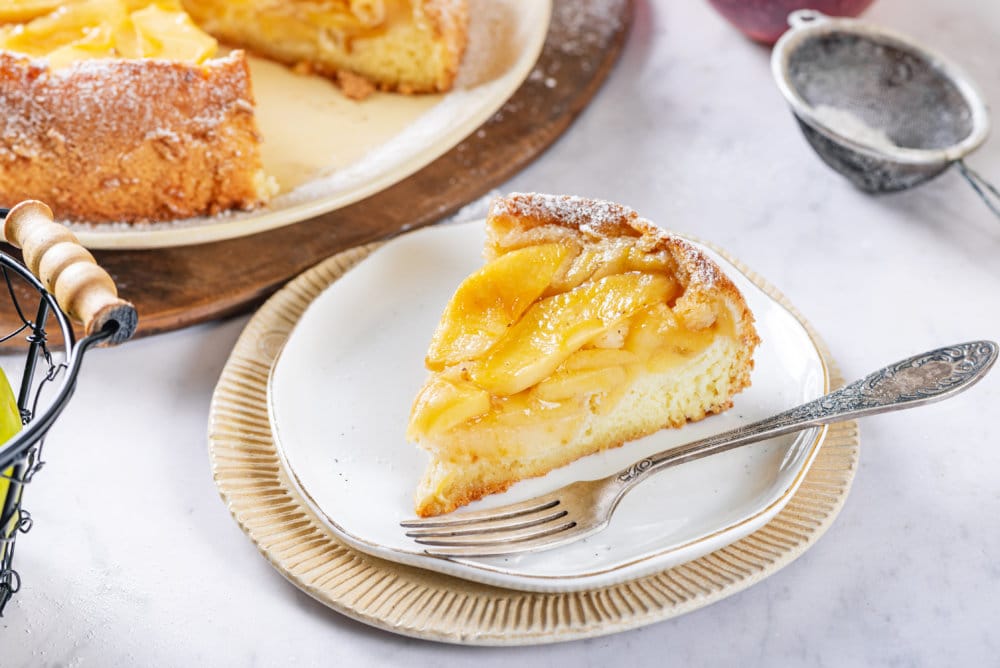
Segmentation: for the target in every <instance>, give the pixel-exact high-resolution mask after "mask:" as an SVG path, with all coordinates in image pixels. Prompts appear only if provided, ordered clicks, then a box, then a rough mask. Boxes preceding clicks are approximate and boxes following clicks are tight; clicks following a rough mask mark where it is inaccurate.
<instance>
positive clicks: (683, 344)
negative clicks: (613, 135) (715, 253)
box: [407, 194, 759, 516]
mask: <svg viewBox="0 0 1000 668" xmlns="http://www.w3.org/2000/svg"><path fill="white" fill-rule="evenodd" d="M487 235H488V238H487V244H486V259H487V263H486V265H485V266H483V267H482V268H481V269H480V270H479V271H477V272H475V273H473V274H472V275H471V276H469V277H468V278H466V279H465V281H463V282H462V284H461V285H459V287H458V289H457V291H456V292H455V294H454V296H453V297H452V299H451V301H450V302H449V304H448V305H447V307H446V309H445V312H444V314H443V315H442V317H441V321H440V323H439V325H438V327H437V330H436V331H435V333H434V337H433V340H432V341H431V344H430V348H429V350H428V353H427V358H426V365H427V368H428V369H429V370H430V372H431V373H430V377H429V378H428V379H427V382H426V383H425V385H424V387H423V389H421V390H420V392H419V393H418V395H417V397H416V400H415V402H414V404H413V409H412V413H411V416H410V424H409V428H408V430H407V437H408V438H409V439H410V440H411V441H414V442H416V443H417V444H419V445H420V446H421V447H422V448H424V449H426V450H427V451H428V452H429V453H430V454H431V462H430V464H429V466H428V468H427V471H426V473H425V474H424V478H423V481H422V482H421V483H420V486H419V489H418V490H417V498H416V511H417V513H418V514H419V515H422V516H430V515H438V514H441V513H446V512H450V511H452V510H454V509H455V508H457V507H459V506H462V505H464V504H466V503H469V502H470V501H474V500H476V499H479V498H481V497H483V496H485V495H487V494H492V493H495V492H501V491H504V490H506V489H507V488H508V487H510V486H511V485H512V484H513V483H515V482H517V481H518V480H521V479H524V478H529V477H533V476H539V475H544V474H545V473H548V472H549V471H551V470H552V469H554V468H557V467H560V466H563V465H565V464H568V463H569V462H572V461H574V460H576V459H578V458H580V457H582V456H584V455H589V454H591V453H594V452H598V451H600V450H603V449H605V448H611V447H616V446H619V445H621V444H622V443H624V442H625V441H628V440H632V439H636V438H639V437H641V436H645V435H647V434H650V433H653V432H655V431H657V430H659V429H663V428H665V427H679V426H681V425H683V424H685V423H686V422H688V421H692V420H700V419H702V418H704V417H705V416H706V415H708V414H710V413H717V412H720V411H723V410H725V409H727V408H729V407H730V406H731V405H732V398H733V395H734V394H736V393H737V392H739V391H741V390H742V389H743V388H745V387H747V386H748V385H749V384H750V370H751V369H752V367H753V357H752V356H753V351H754V348H755V347H756V345H757V343H758V341H759V339H758V336H757V332H756V331H755V329H754V326H753V316H752V314H751V313H750V311H749V309H748V308H747V305H746V302H745V301H744V299H743V296H742V295H741V294H740V292H739V291H738V290H737V288H736V286H735V285H733V283H732V281H730V280H729V278H727V277H726V276H725V275H724V274H723V273H722V271H721V270H720V269H719V267H718V266H717V265H716V264H715V263H714V262H712V261H711V260H710V259H709V258H708V257H706V256H705V254H704V253H702V252H701V251H700V250H698V249H697V248H695V247H694V246H692V245H691V244H690V243H688V242H686V241H684V240H682V239H680V238H678V237H676V236H673V235H671V234H668V233H666V232H664V231H662V230H661V229H659V228H658V227H656V226H655V225H653V224H652V223H650V222H649V221H647V220H644V219H642V218H640V217H639V216H638V214H636V212H634V211H632V210H631V209H629V208H627V207H624V206H620V205H618V204H613V203H610V202H602V201H595V200H588V199H583V198H578V197H557V196H550V195H536V194H515V195H511V196H509V197H505V198H499V199H497V200H495V201H494V202H493V204H492V206H491V209H490V214H489V218H488V220H487Z"/></svg>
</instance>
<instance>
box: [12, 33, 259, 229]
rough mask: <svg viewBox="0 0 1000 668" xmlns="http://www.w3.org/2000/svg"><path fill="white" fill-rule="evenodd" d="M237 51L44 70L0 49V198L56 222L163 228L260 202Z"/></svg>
mask: <svg viewBox="0 0 1000 668" xmlns="http://www.w3.org/2000/svg"><path fill="white" fill-rule="evenodd" d="M253 104H254V100H253V91H252V87H251V83H250V76H249V69H248V66H247V61H246V58H245V56H244V54H243V53H242V52H234V53H232V54H230V55H229V56H227V57H225V58H219V59H214V60H210V61H207V62H206V63H204V64H202V65H188V64H184V63H179V62H171V61H165V60H125V59H101V60H91V61H81V62H78V63H74V64H72V65H71V66H69V67H65V68H60V69H58V70H51V69H50V68H49V67H48V65H47V64H46V63H45V61H44V60H35V59H31V58H28V57H23V56H18V55H16V54H12V53H7V52H0V108H3V110H4V113H3V115H2V116H0V201H6V202H17V201H20V200H23V199H29V198H34V199H41V200H43V201H45V202H47V203H48V204H49V205H50V206H51V207H52V209H53V211H54V212H55V213H56V215H57V216H59V217H61V218H68V219H76V220H89V221H102V220H103V221H125V222H133V221H139V220H165V219H174V218H186V217H190V216H196V215H203V214H213V213H216V212H219V211H222V210H225V209H230V208H252V207H253V206H256V205H258V204H260V203H262V202H263V201H265V200H266V199H267V196H268V194H269V193H268V186H267V181H266V179H265V177H264V176H263V172H262V169H261V161H260V152H259V137H258V134H257V128H256V123H255V119H254V106H253Z"/></svg>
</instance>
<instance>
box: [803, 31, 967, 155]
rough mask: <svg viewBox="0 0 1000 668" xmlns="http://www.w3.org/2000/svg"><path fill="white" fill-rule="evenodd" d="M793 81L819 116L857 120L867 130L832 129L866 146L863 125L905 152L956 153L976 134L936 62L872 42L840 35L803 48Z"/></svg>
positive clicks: (964, 104)
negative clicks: (841, 115) (842, 115)
mask: <svg viewBox="0 0 1000 668" xmlns="http://www.w3.org/2000/svg"><path fill="white" fill-rule="evenodd" d="M788 78H789V82H790V84H791V86H792V88H793V89H794V90H795V91H796V92H797V93H798V94H799V95H800V96H801V98H802V99H803V100H804V101H805V102H806V104H807V105H809V106H810V107H812V108H813V109H820V110H824V109H830V108H832V109H838V110H842V111H844V112H847V113H848V114H850V115H851V116H852V117H854V118H856V119H857V122H858V123H857V126H858V127H860V128H861V129H860V130H859V129H858V127H854V126H852V125H851V124H849V123H844V122H840V123H837V120H836V119H837V117H836V116H834V117H833V121H834V122H833V123H830V125H833V126H834V129H835V130H837V131H838V132H839V133H840V134H842V135H844V136H847V137H849V138H851V139H854V140H855V141H857V142H858V143H860V144H871V143H872V142H871V141H866V139H867V137H866V136H865V133H864V131H863V130H864V126H868V127H869V128H871V129H873V130H874V131H877V132H880V133H882V134H884V136H885V137H887V138H888V139H889V140H890V141H891V142H892V144H895V145H896V146H898V147H901V148H912V149H924V150H927V149H945V148H948V147H950V146H954V145H955V144H958V143H959V142H961V141H962V140H963V139H965V138H967V137H968V136H969V135H970V134H971V133H972V130H973V123H972V109H971V108H970V106H969V104H968V102H967V101H966V99H965V96H964V95H962V92H961V91H960V90H959V88H958V87H957V86H956V85H955V84H954V83H953V82H952V81H951V79H950V78H949V77H948V76H946V75H945V74H944V73H943V72H941V71H940V70H938V69H937V68H936V67H935V66H934V64H933V62H931V61H930V60H928V59H927V58H925V57H923V56H921V55H920V54H917V53H914V52H912V51H910V50H907V49H904V48H901V47H899V46H897V45H894V44H890V43H881V42H878V41H875V40H874V39H872V38H870V37H868V36H865V35H855V34H850V33H844V32H834V33H827V34H822V35H818V36H816V37H815V38H812V39H809V40H806V41H804V42H803V43H802V44H801V45H800V46H799V47H798V48H797V49H796V50H795V51H794V52H792V53H791V54H790V56H789V61H788ZM820 117H821V118H822V113H821V114H820ZM852 135H853V136H852Z"/></svg>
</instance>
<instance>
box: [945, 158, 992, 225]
mask: <svg viewBox="0 0 1000 668" xmlns="http://www.w3.org/2000/svg"><path fill="white" fill-rule="evenodd" d="M955 164H956V165H958V171H959V173H960V174H961V175H962V176H964V177H965V180H966V181H968V182H969V185H970V186H972V189H973V190H975V191H976V194H977V195H979V199H981V200H983V204H985V205H986V206H987V208H989V210H990V211H992V212H993V215H994V216H996V217H997V218H1000V190H997V187H996V186H995V185H993V184H992V183H990V182H989V181H987V180H986V179H984V178H983V177H982V176H981V175H980V174H979V172H977V171H975V170H974V169H972V168H971V167H969V166H968V165H967V164H965V160H959V161H958V162H956V163H955Z"/></svg>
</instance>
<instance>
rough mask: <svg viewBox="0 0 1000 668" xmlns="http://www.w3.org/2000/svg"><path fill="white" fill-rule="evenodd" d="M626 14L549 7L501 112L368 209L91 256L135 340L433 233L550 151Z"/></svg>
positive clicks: (248, 304)
mask: <svg viewBox="0 0 1000 668" xmlns="http://www.w3.org/2000/svg"><path fill="white" fill-rule="evenodd" d="M632 5H633V2H632V0H555V2H554V5H553V13H552V23H551V25H550V27H549V33H548V36H547V37H546V42H545V46H544V48H543V50H542V55H541V56H540V58H539V61H538V64H537V65H536V67H535V70H534V72H533V74H532V76H530V77H529V78H528V79H527V81H525V83H524V84H523V85H522V86H521V87H520V88H519V89H518V91H517V92H516V93H515V94H514V96H513V97H512V98H511V99H510V100H509V101H508V102H507V103H506V104H505V105H504V106H503V108H501V109H500V111H498V112H497V113H496V114H495V115H494V116H493V117H492V118H491V119H490V120H489V121H487V122H486V123H485V124H484V125H483V126H482V127H481V128H480V129H479V130H478V131H477V132H474V133H472V134H471V135H470V136H469V137H468V138H467V139H465V140H464V141H463V142H462V143H460V144H459V145H458V146H456V147H455V148H454V149H452V150H451V151H449V152H448V153H446V154H445V155H443V156H442V157H440V158H438V159H437V160H435V161H434V162H432V163H431V164H430V165H428V166H427V167H425V168H424V169H422V170H421V171H419V172H417V173H416V174H414V175H413V176H411V177H409V178H407V179H405V180H403V181H401V182H399V183H397V184H396V185H394V186H392V187H390V188H388V189H386V190H383V191H382V192H380V193H378V194H376V195H373V196H372V197H369V198H368V199H365V200H362V201H361V202H358V203H356V204H352V205H350V206H347V207H345V208H342V209H338V210H336V211H331V212H330V213H327V214H323V215H321V216H317V217H316V218H313V219H311V220H308V221H304V222H301V223H297V224H294V225H289V226H287V227H282V228H280V229H277V230H273V231H270V232H264V233H261V234H256V235H253V236H249V237H242V238H239V239H233V240H229V241H220V242H215V243H209V244H202V245H197V246H183V247H176V248H163V249H152V250H132V251H94V256H95V257H96V258H97V261H98V262H99V263H100V264H101V266H103V267H104V268H105V269H107V270H108V272H109V273H110V274H111V275H112V277H114V279H115V281H116V283H117V284H118V288H119V291H120V293H121V296H122V297H124V298H125V299H128V300H129V301H131V302H132V303H134V304H135V306H136V308H137V310H138V312H139V328H138V331H137V332H136V336H148V335H150V334H158V333H160V332H167V331H171V330H175V329H180V328H182V327H187V326H189V325H193V324H196V323H199V322H204V321H206V320H211V319H214V318H221V317H224V316H229V315H234V314H237V313H242V312H245V311H248V310H250V309H252V308H254V307H255V306H257V305H259V304H260V303H261V302H262V301H263V300H264V299H265V298H266V297H267V296H269V295H270V294H272V293H273V292H275V291H276V290H277V289H278V288H280V287H281V286H282V285H284V284H285V283H286V282H287V281H288V280H289V279H291V278H293V277H294V276H297V275H298V274H300V273H302V272H303V271H305V270H306V269H308V268H310V267H312V266H313V265H315V264H316V263H317V262H319V261H321V260H323V259H325V258H328V257H330V256H331V255H334V254H336V253H339V252H341V251H343V250H345V249H348V248H352V247H354V246H358V245H361V244H365V243H369V242H372V241H375V240H379V239H385V238H388V237H391V236H392V235H394V234H397V233H399V232H401V231H403V230H408V229H413V228H417V227H423V226H425V225H430V224H432V223H435V222H437V221H438V220H441V219H442V218H444V217H445V216H447V215H449V214H451V213H453V212H455V211H457V210H458V209H459V208H461V207H462V206H463V205H464V204H467V203H468V202H471V201H473V200H475V199H477V198H479V197H482V196H483V195H484V194H486V193H488V192H489V191H490V190H491V189H493V188H495V187H497V186H498V185H500V184H502V183H503V182H505V181H506V180H507V179H509V178H510V177H511V176H513V175H514V174H516V173H517V172H518V171H519V170H520V169H521V168H523V167H524V166H525V165H527V164H528V163H529V162H531V161H532V160H534V159H535V158H536V157H537V156H539V155H540V154H541V153H542V152H543V151H544V150H545V149H546V148H547V147H548V146H549V145H550V144H552V142H554V141H555V140H556V139H557V138H558V137H559V135H561V134H562V133H563V132H564V131H565V130H566V128H567V127H569V125H570V123H571V122H572V121H573V119H574V118H575V117H576V116H577V115H578V114H579V113H580V112H581V111H582V110H583V108H584V107H585V106H586V105H587V103H588V102H589V101H590V100H591V98H592V97H593V96H594V94H595V93H596V92H597V89H598V88H599V87H600V85H601V84H602V83H603V81H604V80H605V79H606V78H607V76H608V74H609V72H610V71H611V68H612V67H613V65H614V63H615V61H616V60H617V58H618V55H619V53H620V52H621V48H622V45H623V44H624V41H625V36H626V34H627V32H628V29H629V26H630V25H631V20H632V9H633V7H632ZM12 254H15V255H16V251H14V252H13V253H12ZM18 257H19V256H18ZM14 323H17V324H19V323H20V321H19V319H18V318H17V314H16V313H14V312H13V309H11V308H10V306H9V305H8V306H7V307H4V308H0V331H3V330H4V329H7V328H8V327H10V326H11V325H13V324H14ZM10 328H12V327H10ZM7 345H8V346H10V347H17V348H20V347H24V346H25V345H26V344H25V342H24V341H23V340H20V341H12V342H10V343H9V344H7Z"/></svg>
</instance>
